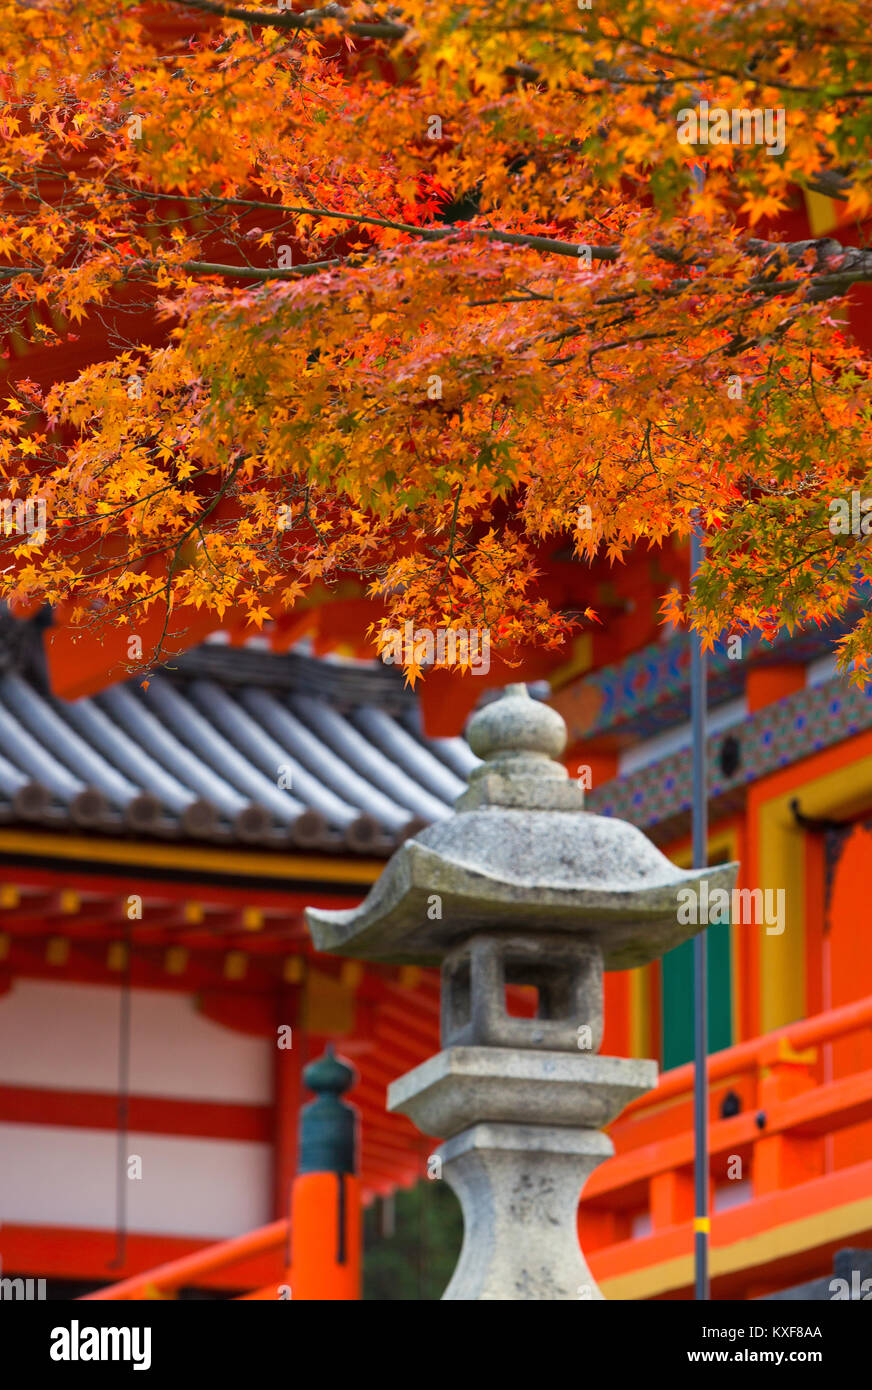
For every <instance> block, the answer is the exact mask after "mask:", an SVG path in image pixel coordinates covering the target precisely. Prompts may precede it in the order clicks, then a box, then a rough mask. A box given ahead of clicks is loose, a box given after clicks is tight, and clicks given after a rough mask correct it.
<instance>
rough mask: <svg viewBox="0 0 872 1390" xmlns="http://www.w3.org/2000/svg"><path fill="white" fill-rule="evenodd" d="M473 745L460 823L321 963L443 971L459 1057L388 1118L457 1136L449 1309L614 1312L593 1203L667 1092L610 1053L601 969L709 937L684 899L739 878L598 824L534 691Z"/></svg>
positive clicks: (449, 822) (328, 947)
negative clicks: (591, 1251) (658, 1095)
mask: <svg viewBox="0 0 872 1390" xmlns="http://www.w3.org/2000/svg"><path fill="white" fill-rule="evenodd" d="M468 737H469V742H470V744H471V746H472V748H473V750H474V751H475V752H476V753H478V754H479V756H480V757H481V758H482V759H483V762H482V763H481V764H480V765H479V766H478V767H476V768H475V769H474V770H473V772H472V773H471V774H470V777H469V786H468V789H467V790H466V791H465V792H464V793H463V795H462V796H460V797H459V798H458V801H457V803H456V810H455V812H454V814H452V815H451V816H449V817H448V818H447V819H445V820H442V821H438V822H436V823H435V824H434V825H430V826H429V827H428V828H427V829H426V830H423V831H421V832H420V833H419V834H417V835H415V836H414V838H412V839H409V840H407V841H406V842H405V843H404V844H403V845H402V846H401V847H400V849H399V850H397V852H396V853H395V854H394V856H393V858H392V859H391V860H390V861H389V863H388V864H387V866H386V867H385V870H384V872H383V873H382V875H381V877H380V878H379V879H378V880H377V882H376V883H375V884H374V885H373V887H372V889H371V891H370V892H369V894H368V895H367V897H366V899H365V900H364V901H363V902H362V903H361V904H360V905H359V906H358V907H356V908H352V909H350V910H343V911H330V912H327V911H320V910H315V909H309V911H308V912H307V918H308V922H309V926H310V929H311V932H312V936H313V939H314V942H315V945H316V947H317V948H318V949H319V950H321V951H331V952H335V953H337V954H339V955H342V956H359V957H363V958H364V959H366V960H373V961H386V962H394V963H402V964H407V963H414V964H422V965H431V964H436V963H437V962H438V963H439V964H441V967H442V1020H441V1027H442V1051H441V1052H439V1053H438V1054H437V1055H436V1056H434V1057H431V1058H429V1059H428V1060H427V1061H426V1062H424V1063H423V1064H422V1065H421V1066H419V1067H416V1068H415V1069H414V1070H413V1071H411V1072H408V1073H407V1074H406V1075H405V1076H402V1077H400V1078H399V1079H398V1080H397V1081H394V1082H393V1083H392V1085H391V1086H390V1087H389V1089H388V1109H389V1110H392V1111H399V1112H400V1113H401V1114H404V1115H408V1116H409V1118H410V1119H411V1120H412V1121H413V1122H414V1123H415V1124H416V1125H417V1126H418V1128H419V1129H421V1130H422V1131H423V1132H424V1133H425V1134H429V1135H437V1136H439V1137H440V1138H441V1139H442V1140H443V1141H444V1142H443V1143H442V1145H441V1147H440V1148H439V1149H438V1150H436V1156H437V1157H438V1159H439V1160H440V1164H439V1165H437V1167H441V1172H442V1174H443V1175H444V1177H445V1178H446V1180H447V1181H448V1182H449V1184H450V1185H451V1186H452V1188H453V1189H454V1190H455V1192H456V1193H457V1195H458V1197H459V1199H460V1202H461V1206H462V1208H463V1217H464V1240H463V1249H462V1251H461V1255H460V1260H459V1262H458V1265H457V1269H456V1271H455V1273H454V1276H453V1278H452V1280H451V1282H450V1284H449V1286H448V1288H447V1290H446V1292H445V1293H444V1295H443V1297H444V1298H446V1299H519V1300H552V1299H553V1300H563V1299H578V1298H594V1299H596V1298H602V1297H603V1295H602V1293H601V1292H600V1290H599V1289H598V1288H597V1286H596V1284H595V1283H594V1280H593V1278H592V1276H591V1273H590V1271H589V1269H588V1267H587V1264H586V1263H585V1260H584V1258H583V1255H582V1252H581V1249H580V1247H579V1241H578V1231H577V1211H578V1200H579V1196H580V1193H581V1188H582V1186H583V1184H584V1182H585V1180H586V1179H587V1177H588V1175H589V1174H590V1173H591V1172H592V1171H593V1169H594V1168H595V1167H596V1165H597V1164H598V1163H601V1162H602V1161H603V1159H605V1158H608V1157H609V1156H610V1155H611V1154H612V1153H613V1146H612V1143H611V1140H610V1139H609V1138H608V1136H607V1135H606V1134H604V1133H602V1129H603V1126H605V1125H607V1124H609V1122H610V1121H611V1120H613V1119H614V1118H615V1117H616V1116H617V1115H618V1114H619V1113H620V1111H621V1110H622V1109H623V1108H624V1106H626V1105H627V1104H628V1103H629V1102H630V1101H631V1100H633V1099H634V1098H635V1097H636V1096H640V1095H643V1094H644V1093H645V1092H646V1091H649V1090H651V1089H652V1088H653V1087H654V1085H655V1084H656V1081H657V1064H656V1062H653V1061H647V1060H638V1059H628V1058H622V1057H600V1056H599V1055H598V1049H599V1046H600V1043H601V1041H602V1031H603V985H602V972H603V970H604V969H606V970H625V969H628V968H630V967H633V966H638V965H645V964H647V963H648V962H649V961H652V960H656V959H657V958H658V957H659V956H662V955H663V954H664V953H665V952H666V951H669V950H671V949H672V948H673V946H677V945H679V944H680V943H681V942H682V941H684V940H685V939H686V938H687V937H689V936H692V935H694V933H695V932H696V931H698V930H700V928H699V927H696V926H693V925H686V924H684V923H683V922H679V912H678V892H679V890H680V889H687V888H692V889H696V890H697V891H699V888H700V886H701V885H702V883H703V881H707V883H708V887H709V891H710V892H713V891H714V890H715V889H717V888H723V889H726V890H730V889H731V888H732V885H733V881H734V878H735V870H736V865H734V864H730V865H720V866H718V867H717V868H712V869H706V870H702V871H698V872H696V871H694V872H686V871H683V870H681V869H678V868H676V867H675V865H674V864H672V863H671V862H670V861H669V860H668V859H666V857H665V856H664V855H663V854H661V853H660V851H659V850H658V849H657V848H656V847H655V846H654V845H653V844H652V843H651V841H650V840H648V839H647V838H646V836H645V835H643V833H642V832H641V831H640V830H638V829H637V828H636V827H635V826H632V825H629V824H628V823H627V822H625V821H621V820H616V819H612V818H609V817H604V816H595V815H592V814H590V813H589V812H587V811H585V810H584V806H583V800H584V793H583V789H582V787H581V786H580V784H579V783H578V782H575V781H573V780H571V779H570V778H569V775H568V773H567V771H566V769H565V768H564V767H563V765H562V764H561V763H560V762H558V761H556V759H557V758H558V757H559V755H560V754H561V753H562V751H563V749H564V747H565V744H566V728H565V725H564V723H563V720H562V719H561V718H560V716H559V715H558V714H557V713H556V712H555V711H554V710H552V709H550V708H549V707H548V706H546V705H543V704H541V703H539V702H538V701H535V700H533V699H531V698H530V696H529V694H528V693H527V689H526V687H525V686H523V685H511V686H508V687H507V689H506V691H505V692H504V694H503V696H502V697H501V698H500V699H498V700H495V701H494V702H493V703H491V704H489V705H487V706H486V707H485V708H484V709H483V710H481V711H479V713H478V714H476V715H475V716H474V717H473V719H472V720H471V721H470V725H469V729H468ZM685 901H686V899H685ZM682 915H683V916H687V915H688V914H686V913H685V914H682ZM517 984H526V985H533V986H535V988H536V990H537V997H538V1006H537V1016H536V1017H535V1018H517V1017H512V1016H510V1014H509V1012H508V1009H507V1006H506V987H507V986H510V985H517Z"/></svg>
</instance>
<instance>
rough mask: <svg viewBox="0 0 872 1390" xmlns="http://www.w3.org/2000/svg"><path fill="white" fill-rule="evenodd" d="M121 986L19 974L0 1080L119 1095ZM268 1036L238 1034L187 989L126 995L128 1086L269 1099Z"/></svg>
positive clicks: (199, 1096) (2, 1030) (4, 1011)
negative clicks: (199, 1006)
mask: <svg viewBox="0 0 872 1390" xmlns="http://www.w3.org/2000/svg"><path fill="white" fill-rule="evenodd" d="M119 1017H120V998H119V990H118V989H117V988H115V987H113V986H111V985H79V984H64V983H57V984H55V983H53V982H51V981H43V980H15V981H14V982H13V984H12V988H11V989H10V990H9V991H8V993H6V994H3V995H0V1084H2V1085H7V1086H37V1087H46V1088H48V1089H51V1090H67V1091H70V1090H73V1091H77V1090H81V1091H110V1092H113V1093H114V1092H115V1091H116V1089H117V1086H118V1036H119ZM272 1061H273V1051H272V1046H271V1041H270V1039H269V1038H253V1037H248V1036H246V1035H245V1034H243V1033H236V1032H233V1031H231V1030H230V1029H228V1028H224V1027H222V1026H221V1025H220V1024H218V1023H213V1022H212V1021H211V1020H210V1019H208V1018H204V1017H203V1015H201V1014H199V1013H198V1012H197V1010H196V1007H195V1004H194V1001H193V999H192V998H191V997H190V996H189V995H184V994H178V993H170V992H166V993H164V992H163V991H161V990H150V989H134V990H133V991H132V992H131V1056H130V1089H131V1091H133V1092H135V1093H137V1094H139V1095H153V1096H171V1097H191V1098H193V1099H196V1100H214V1101H232V1102H242V1103H243V1104H246V1103H247V1104H249V1105H265V1104H266V1105H268V1104H270V1103H271V1101H272V1086H273V1077H272Z"/></svg>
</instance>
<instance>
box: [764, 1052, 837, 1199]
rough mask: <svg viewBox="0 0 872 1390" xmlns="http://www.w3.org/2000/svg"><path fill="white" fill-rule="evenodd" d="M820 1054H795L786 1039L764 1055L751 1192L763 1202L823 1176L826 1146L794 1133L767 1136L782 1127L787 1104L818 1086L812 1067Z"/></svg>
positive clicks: (813, 1139) (776, 1133) (781, 1132)
mask: <svg viewBox="0 0 872 1390" xmlns="http://www.w3.org/2000/svg"><path fill="white" fill-rule="evenodd" d="M816 1062H817V1049H816V1048H814V1047H812V1048H808V1049H806V1050H805V1051H803V1052H796V1051H795V1050H794V1049H793V1048H792V1047H791V1045H790V1043H789V1042H788V1040H787V1039H786V1038H785V1037H780V1038H779V1037H776V1038H773V1039H772V1040H771V1041H770V1042H767V1043H764V1045H763V1046H762V1047H761V1049H760V1053H759V1060H758V1072H757V1126H758V1128H759V1130H760V1134H761V1137H760V1138H759V1139H758V1140H757V1143H756V1144H755V1145H754V1156H753V1161H752V1164H753V1166H752V1174H751V1180H752V1189H753V1193H754V1196H755V1197H764V1196H767V1195H768V1194H769V1193H772V1192H778V1191H781V1190H782V1189H784V1188H786V1187H793V1186H795V1184H796V1183H800V1182H807V1181H808V1180H809V1179H810V1178H815V1177H820V1176H821V1174H822V1173H823V1171H824V1140H823V1139H822V1138H817V1137H810V1138H803V1137H800V1136H799V1135H796V1134H791V1133H790V1132H789V1131H787V1132H785V1131H778V1130H776V1131H774V1132H773V1133H771V1134H767V1132H766V1131H767V1127H768V1126H769V1125H771V1124H773V1122H777V1119H778V1110H779V1108H780V1106H781V1105H782V1104H783V1102H784V1101H786V1100H790V1098H791V1097H792V1096H797V1095H800V1094H801V1093H802V1092H803V1091H808V1090H811V1089H813V1087H814V1086H815V1085H816V1081H815V1077H814V1073H813V1067H814V1065H815V1063H816Z"/></svg>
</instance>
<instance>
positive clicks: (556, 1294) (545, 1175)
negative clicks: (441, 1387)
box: [437, 1124, 612, 1303]
mask: <svg viewBox="0 0 872 1390" xmlns="http://www.w3.org/2000/svg"><path fill="white" fill-rule="evenodd" d="M611 1153H612V1143H611V1140H610V1139H609V1138H608V1137H607V1136H606V1135H605V1134H599V1133H598V1132H597V1131H596V1130H585V1129H581V1130H579V1129H557V1128H548V1127H547V1126H545V1125H531V1126H526V1125H512V1124H505V1125H502V1124H501V1125H494V1124H477V1125H475V1126H473V1128H471V1129H467V1130H464V1132H463V1133H462V1134H459V1135H458V1136H457V1137H456V1138H454V1139H449V1140H448V1142H447V1143H445V1144H443V1145H442V1146H441V1148H440V1149H438V1150H437V1154H438V1156H439V1157H440V1158H441V1159H442V1165H443V1169H442V1171H443V1175H444V1177H445V1180H446V1181H447V1182H448V1183H449V1184H450V1185H451V1187H452V1188H453V1189H454V1191H455V1192H456V1193H457V1196H458V1198H459V1199H460V1205H461V1207H462V1209H463V1249H462V1250H461V1253H460V1259H459V1261H458V1264H457V1268H456V1270H455V1271H454V1276H453V1278H452V1280H451V1282H450V1284H449V1285H448V1288H447V1289H446V1290H445V1293H444V1294H443V1298H444V1299H448V1300H451V1301H454V1300H471V1299H475V1300H484V1301H490V1300H495V1299H499V1300H505V1301H515V1302H549V1303H551V1302H567V1301H570V1300H577V1299H601V1298H602V1297H603V1295H602V1293H601V1292H600V1290H599V1288H598V1287H597V1285H596V1283H595V1282H594V1278H593V1275H592V1274H591V1272H590V1270H589V1269H588V1266H587V1263H586V1261H585V1259H584V1256H583V1255H582V1253H581V1247H580V1246H579V1243H578V1235H577V1231H576V1213H577V1210H578V1198H579V1193H580V1190H581V1187H582V1184H583V1183H584V1181H585V1180H586V1178H587V1177H588V1176H589V1174H590V1173H592V1172H593V1170H594V1168H595V1167H596V1166H597V1164H598V1163H601V1162H602V1160H603V1159H604V1158H608V1157H610V1155H611Z"/></svg>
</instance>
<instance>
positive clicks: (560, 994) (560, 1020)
mask: <svg viewBox="0 0 872 1390" xmlns="http://www.w3.org/2000/svg"><path fill="white" fill-rule="evenodd" d="M521 984H523V985H532V986H534V988H535V989H536V990H537V992H538V1012H537V1015H536V1017H535V1018H515V1017H513V1016H512V1015H510V1014H509V1013H508V1011H507V1007H506V988H507V986H510V985H521ZM582 1029H585V1030H586V1031H585V1032H584V1034H583V1042H581V1045H582V1046H586V1047H587V1048H588V1049H589V1051H591V1052H597V1051H598V1050H599V1045H600V1043H601V1042H602V1033H603V959H602V952H601V950H600V948H599V946H598V945H597V943H596V942H595V941H589V940H586V939H585V938H584V937H581V938H579V939H575V938H574V937H571V936H548V935H542V936H533V937H525V936H521V935H519V934H517V933H515V934H509V933H506V932H493V933H483V932H480V933H478V934H477V935H476V936H472V937H470V938H469V940H468V941H465V942H464V943H463V944H462V945H461V946H458V947H456V948H455V950H454V951H452V952H450V953H449V955H447V956H446V957H445V960H444V961H443V962H442V1042H443V1044H444V1045H445V1046H446V1047H451V1046H453V1045H454V1044H458V1043H484V1044H490V1045H491V1046H492V1047H535V1048H543V1049H551V1050H553V1049H560V1050H567V1051H570V1052H576V1051H578V1049H579V1046H580V1039H581V1038H582V1033H581V1030H582Z"/></svg>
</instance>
